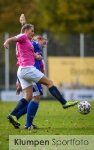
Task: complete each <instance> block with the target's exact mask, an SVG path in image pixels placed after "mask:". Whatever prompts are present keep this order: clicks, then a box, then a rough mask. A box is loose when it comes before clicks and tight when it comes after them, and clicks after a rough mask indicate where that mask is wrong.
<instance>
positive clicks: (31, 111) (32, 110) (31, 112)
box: [26, 101, 39, 127]
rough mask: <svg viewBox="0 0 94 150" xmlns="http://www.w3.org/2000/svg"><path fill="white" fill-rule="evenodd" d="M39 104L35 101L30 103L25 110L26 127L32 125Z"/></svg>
mask: <svg viewBox="0 0 94 150" xmlns="http://www.w3.org/2000/svg"><path fill="white" fill-rule="evenodd" d="M38 107H39V103H37V102H35V101H30V102H29V104H28V108H27V120H26V127H30V126H31V125H32V122H33V119H34V117H35V115H36V112H37V110H38Z"/></svg>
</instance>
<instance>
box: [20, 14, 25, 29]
mask: <svg viewBox="0 0 94 150" xmlns="http://www.w3.org/2000/svg"><path fill="white" fill-rule="evenodd" d="M19 22H20V23H21V25H22V26H23V25H25V24H26V18H25V15H24V14H21V16H20V18H19Z"/></svg>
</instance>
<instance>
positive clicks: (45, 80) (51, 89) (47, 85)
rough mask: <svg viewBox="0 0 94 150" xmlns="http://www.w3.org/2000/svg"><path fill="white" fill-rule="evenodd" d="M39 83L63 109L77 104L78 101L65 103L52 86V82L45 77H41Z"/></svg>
mask: <svg viewBox="0 0 94 150" xmlns="http://www.w3.org/2000/svg"><path fill="white" fill-rule="evenodd" d="M39 83H41V84H44V85H45V86H46V87H47V88H48V89H49V92H50V93H51V94H52V95H53V96H54V97H55V98H56V99H57V100H59V102H60V103H61V104H62V105H63V108H68V107H71V106H74V105H76V104H77V103H78V101H69V102H67V101H66V100H65V99H64V98H63V96H62V95H61V93H60V92H59V90H58V89H57V87H56V86H54V85H53V82H52V81H51V80H49V79H48V78H47V77H46V76H43V77H42V78H41V79H40V80H39Z"/></svg>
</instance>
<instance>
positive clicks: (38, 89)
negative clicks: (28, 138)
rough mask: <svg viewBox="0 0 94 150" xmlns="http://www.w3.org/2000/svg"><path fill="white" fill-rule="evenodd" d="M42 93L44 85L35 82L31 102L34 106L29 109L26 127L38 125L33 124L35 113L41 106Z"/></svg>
mask: <svg viewBox="0 0 94 150" xmlns="http://www.w3.org/2000/svg"><path fill="white" fill-rule="evenodd" d="M41 95H43V93H42V86H41V85H40V84H36V83H34V84H33V100H32V101H31V102H30V103H31V105H32V107H31V109H30V111H29V109H27V120H26V124H25V128H26V129H28V128H31V129H32V128H36V126H34V125H33V120H34V118H35V115H36V113H37V111H38V108H39V102H40V98H41Z"/></svg>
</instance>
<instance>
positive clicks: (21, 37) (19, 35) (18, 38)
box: [15, 34, 27, 42]
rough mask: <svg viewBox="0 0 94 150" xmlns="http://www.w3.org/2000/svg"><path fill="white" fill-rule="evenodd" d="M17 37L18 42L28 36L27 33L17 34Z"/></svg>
mask: <svg viewBox="0 0 94 150" xmlns="http://www.w3.org/2000/svg"><path fill="white" fill-rule="evenodd" d="M15 38H16V39H17V42H23V41H25V40H26V38H27V37H26V35H25V34H18V35H17V36H15Z"/></svg>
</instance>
